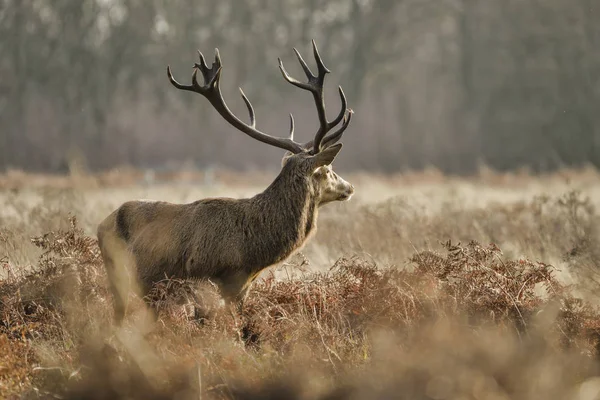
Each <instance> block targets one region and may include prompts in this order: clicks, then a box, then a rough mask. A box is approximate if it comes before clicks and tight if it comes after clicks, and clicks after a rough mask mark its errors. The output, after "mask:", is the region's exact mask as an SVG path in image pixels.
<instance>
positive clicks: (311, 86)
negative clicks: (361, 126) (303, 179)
mask: <svg viewBox="0 0 600 400" xmlns="http://www.w3.org/2000/svg"><path fill="white" fill-rule="evenodd" d="M312 46H313V54H314V57H315V61H316V63H317V71H318V74H317V75H314V74H313V73H312V71H311V70H310V68H309V67H308V65H307V64H306V62H305V61H304V59H303V58H302V56H301V55H300V52H298V50H296V48H294V53H296V57H297V58H298V61H299V62H300V65H301V66H302V69H303V70H304V73H305V74H306V77H307V78H308V82H307V83H304V82H300V81H299V80H297V79H294V78H292V77H291V76H290V74H288V72H287V71H286V70H285V68H284V67H283V62H282V61H281V59H278V60H279V69H280V70H281V73H282V75H283V77H284V79H285V80H286V81H288V82H289V83H291V84H292V85H294V86H296V87H299V88H300V89H304V90H308V91H309V92H311V93H312V95H313V97H314V99H315V106H316V107H317V114H318V116H319V125H320V126H319V130H318V131H317V134H316V135H315V138H314V139H313V140H311V141H309V142H307V143H305V144H304V145H303V147H304V148H305V149H307V150H308V149H309V148H310V147H313V149H312V150H311V153H312V154H316V153H318V152H319V151H321V150H322V149H324V148H326V147H328V146H330V145H332V144H334V143H335V142H337V141H338V140H340V138H341V137H342V135H343V133H344V131H345V130H346V128H348V125H349V124H350V119H351V118H352V114H353V111H352V110H351V109H347V108H346V106H347V101H346V95H344V91H343V90H342V87H341V86H338V90H339V93H340V98H341V100H342V109H341V110H340V112H339V114H338V115H337V117H336V118H335V119H334V120H333V121H328V120H327V116H326V114H325V99H324V98H323V83H324V81H325V75H326V74H328V73H329V72H331V71H329V69H327V67H326V66H325V64H324V63H323V59H322V58H321V56H320V55H319V51H318V49H317V44H316V43H315V41H314V40H313V41H312ZM340 121H341V122H342V125H341V127H340V128H339V129H338V130H337V131H335V132H334V133H332V134H331V135H329V136H327V137H326V136H325V135H327V133H328V132H329V131H330V130H331V129H333V128H334V127H335V126H336V125H338V124H339V123H340Z"/></svg>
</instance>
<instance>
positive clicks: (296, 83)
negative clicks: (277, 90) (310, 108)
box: [277, 58, 313, 92]
mask: <svg viewBox="0 0 600 400" xmlns="http://www.w3.org/2000/svg"><path fill="white" fill-rule="evenodd" d="M277 60H278V61H279V70H280V71H281V74H282V75H283V79H285V80H286V81H287V82H288V83H291V84H292V85H294V86H297V87H299V88H300V89H304V90H308V91H310V92H312V91H313V88H312V86H311V85H310V84H308V83H304V82H300V81H299V80H297V79H295V78H292V76H291V75H290V74H289V73H288V72H287V70H286V69H285V67H284V66H283V61H281V58H277ZM307 68H308V66H307ZM309 72H310V70H309Z"/></svg>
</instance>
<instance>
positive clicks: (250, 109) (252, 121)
mask: <svg viewBox="0 0 600 400" xmlns="http://www.w3.org/2000/svg"><path fill="white" fill-rule="evenodd" d="M239 89H240V94H241V95H242V99H244V103H246V107H247V108H248V114H249V115H250V126H251V127H252V128H256V115H255V114H254V107H252V103H250V100H248V98H247V97H246V95H245V94H244V91H243V90H242V88H239Z"/></svg>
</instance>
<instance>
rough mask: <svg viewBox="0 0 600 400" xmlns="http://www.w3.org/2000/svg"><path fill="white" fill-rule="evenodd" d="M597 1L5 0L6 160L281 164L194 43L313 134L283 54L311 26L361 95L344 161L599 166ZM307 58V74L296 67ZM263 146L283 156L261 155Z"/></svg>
mask: <svg viewBox="0 0 600 400" xmlns="http://www.w3.org/2000/svg"><path fill="white" fill-rule="evenodd" d="M598 21H600V3H599V2H598V1H597V0H570V1H564V0H528V1H522V0H503V1H493V0H352V1H350V0H343V1H336V0H333V1H322V0H309V1H300V0H248V1H234V0H221V1H209V0H198V1H194V2H190V1H186V0H168V1H167V0H81V1H69V0H55V1H48V0H0V37H1V38H2V39H1V40H0V55H1V57H0V76H1V77H2V78H1V79H0V169H5V170H6V169H15V168H17V169H27V170H35V171H52V172H65V171H66V170H67V169H68V166H69V164H70V163H71V162H72V160H74V159H77V160H82V161H84V162H85V165H86V167H87V168H88V169H90V170H99V169H107V168H111V167H113V166H115V165H122V164H129V165H132V166H136V167H154V168H165V167H166V166H169V165H175V166H180V165H181V164H182V163H183V162H187V163H193V164H194V165H195V166H196V167H199V168H205V167H207V166H209V165H223V166H227V167H233V168H251V167H257V168H265V167H268V168H271V167H272V168H276V167H277V166H278V165H279V160H280V158H279V155H278V153H277V150H274V149H269V148H267V146H264V145H261V144H260V143H258V142H256V141H252V140H249V139H248V138H246V137H242V136H243V135H242V134H240V133H239V132H236V131H235V130H233V129H232V128H230V127H229V126H228V125H227V124H226V123H225V122H223V121H222V120H221V119H220V117H219V116H218V115H217V113H216V112H214V110H213V109H212V108H211V107H210V106H209V104H208V103H207V102H206V100H205V99H202V98H201V97H200V96H198V95H195V94H190V93H182V92H179V91H177V90H175V89H174V88H173V87H172V86H171V85H170V84H169V82H168V80H167V77H166V73H165V69H166V66H167V65H168V64H170V65H171V66H172V68H173V71H174V74H175V76H176V78H177V79H178V80H180V81H182V82H186V83H187V82H189V79H190V77H191V72H192V71H191V66H192V65H193V62H194V61H196V57H197V56H196V49H200V50H201V51H202V52H204V54H205V55H206V56H207V57H210V58H212V55H213V51H214V48H215V47H218V48H219V50H220V52H221V55H222V58H223V62H224V73H223V82H222V86H223V88H224V93H225V98H226V99H227V100H228V104H229V105H230V107H231V108H232V109H233V110H234V111H235V112H236V113H238V114H239V115H240V116H242V117H246V111H245V108H244V105H243V102H242V100H241V98H240V97H239V94H238V93H237V87H238V86H241V87H243V89H244V91H245V92H246V94H247V95H248V97H249V98H250V100H251V101H252V102H253V104H254V105H255V107H256V108H257V114H258V124H259V128H262V129H263V130H265V131H267V132H269V133H271V134H276V135H285V133H286V132H287V125H288V121H287V118H288V116H287V115H288V113H289V112H293V113H294V115H295V116H296V120H297V122H298V123H297V132H298V137H299V139H302V140H307V138H309V137H311V136H312V134H313V133H314V130H315V129H316V126H317V120H316V116H315V112H314V109H313V108H314V106H313V104H312V99H311V98H310V96H308V95H307V94H306V93H304V92H302V91H300V90H298V89H296V88H294V87H292V86H291V85H289V84H286V83H285V82H284V80H283V79H282V77H281V75H280V73H279V71H278V69H277V57H281V58H282V59H283V61H284V62H285V63H286V66H287V67H288V69H289V70H290V72H291V73H292V74H294V75H296V76H302V75H301V71H300V68H299V67H298V64H297V62H296V60H295V57H294V55H293V52H292V47H297V48H298V49H299V50H300V51H301V52H302V53H304V54H305V55H307V57H308V58H307V59H308V60H310V61H311V62H312V61H313V60H312V57H310V53H309V50H310V40H311V39H313V38H314V39H315V40H316V41H317V44H318V45H319V48H320V50H321V53H322V55H323V58H324V60H325V63H326V65H327V66H328V68H330V69H331V70H332V74H330V75H329V78H328V82H327V83H328V89H327V90H328V91H327V94H328V97H327V99H328V106H329V108H328V109H329V112H330V113H331V114H333V113H335V112H337V110H338V103H337V102H338V101H339V99H338V98H337V95H336V94H335V90H336V87H337V85H338V84H341V85H342V86H343V87H344V89H345V91H346V94H347V96H348V99H349V106H350V107H352V108H353V109H354V110H355V111H356V115H355V118H354V120H353V123H352V125H351V127H350V129H349V131H348V133H347V134H346V135H345V138H344V142H345V143H346V144H347V145H348V146H346V148H345V150H344V152H343V155H342V156H341V158H340V160H339V163H338V164H339V165H340V166H342V167H343V168H348V169H353V170H358V169H363V170H369V171H382V172H395V171H402V170H406V169H411V170H414V169H422V168H424V167H428V166H434V167H437V168H439V169H441V170H442V171H443V172H446V173H458V174H469V173H472V172H476V171H477V170H478V168H479V167H480V166H481V165H486V166H488V167H490V168H493V169H496V170H501V171H505V170H511V169H517V168H522V167H528V168H530V169H531V170H533V171H548V170H554V169H557V168H560V167H564V166H574V167H577V166H581V165H584V164H590V163H591V164H593V165H595V166H598V165H599V164H600V114H598V110H600V51H599V49H600V24H598ZM299 74H300V75H299ZM265 154H267V155H269V154H272V155H273V156H268V157H265Z"/></svg>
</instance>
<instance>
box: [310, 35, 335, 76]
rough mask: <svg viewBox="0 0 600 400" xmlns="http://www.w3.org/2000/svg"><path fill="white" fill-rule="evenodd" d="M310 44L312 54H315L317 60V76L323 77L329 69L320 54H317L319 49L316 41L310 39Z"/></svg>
mask: <svg viewBox="0 0 600 400" xmlns="http://www.w3.org/2000/svg"><path fill="white" fill-rule="evenodd" d="M312 46H313V54H314V56H315V61H316V62H317V68H318V70H319V77H323V78H324V77H325V74H328V73H330V72H331V71H330V70H329V69H328V68H327V67H326V66H325V64H324V63H323V59H322V58H321V55H320V54H319V50H318V49H317V43H316V42H315V39H313V40H312ZM323 78H321V79H323Z"/></svg>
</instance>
